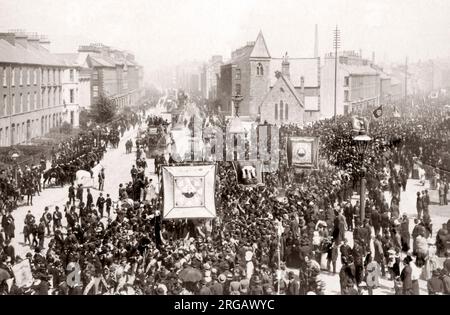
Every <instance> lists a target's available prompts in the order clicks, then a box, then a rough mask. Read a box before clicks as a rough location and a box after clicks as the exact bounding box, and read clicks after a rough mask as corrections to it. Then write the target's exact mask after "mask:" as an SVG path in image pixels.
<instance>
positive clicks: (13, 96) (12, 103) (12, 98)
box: [11, 94, 16, 115]
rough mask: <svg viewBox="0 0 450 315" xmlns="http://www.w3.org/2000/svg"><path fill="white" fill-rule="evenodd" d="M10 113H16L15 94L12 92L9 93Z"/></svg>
mask: <svg viewBox="0 0 450 315" xmlns="http://www.w3.org/2000/svg"><path fill="white" fill-rule="evenodd" d="M11 107H12V110H11V114H12V115H14V114H15V113H16V96H15V95H14V94H13V95H11Z"/></svg>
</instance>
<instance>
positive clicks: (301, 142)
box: [287, 137, 319, 168]
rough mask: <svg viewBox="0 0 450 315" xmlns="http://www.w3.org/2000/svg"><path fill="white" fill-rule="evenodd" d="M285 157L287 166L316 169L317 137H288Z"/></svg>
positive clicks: (317, 156)
mask: <svg viewBox="0 0 450 315" xmlns="http://www.w3.org/2000/svg"><path fill="white" fill-rule="evenodd" d="M287 157H288V163H289V166H294V167H298V168H317V165H318V159H319V138H318V137H290V138H289V139H288V146H287Z"/></svg>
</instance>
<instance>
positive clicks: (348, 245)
mask: <svg viewBox="0 0 450 315" xmlns="http://www.w3.org/2000/svg"><path fill="white" fill-rule="evenodd" d="M414 119H417V120H414V121H413V120H412V119H410V118H408V117H403V118H401V119H397V120H395V121H394V120H393V119H384V118H383V119H382V120H380V121H374V122H373V123H371V125H370V130H369V133H370V135H371V136H372V137H373V138H374V141H373V143H372V145H371V146H370V148H369V150H368V151H367V152H366V157H365V160H364V166H365V167H366V169H367V171H366V174H365V178H366V179H367V188H368V194H367V200H366V203H365V214H366V215H365V219H364V220H363V221H362V220H361V218H360V213H359V204H358V203H356V204H352V202H351V198H352V196H353V194H354V193H355V192H357V191H358V185H359V179H360V176H361V173H360V169H361V166H362V161H360V160H359V156H358V155H357V152H356V150H355V148H354V143H353V141H352V132H351V126H350V124H349V120H348V117H342V118H339V119H338V120H337V121H336V122H334V121H333V120H325V121H321V122H318V123H316V124H314V125H312V126H311V127H307V128H299V127H296V126H284V127H282V129H281V137H280V139H281V143H280V152H281V159H280V167H279V170H278V171H277V172H275V173H269V174H266V175H265V176H264V184H263V185H249V186H242V185H238V184H237V178H236V176H237V175H236V171H235V168H234V167H233V165H232V164H231V163H230V162H220V163H217V166H218V170H217V176H216V178H217V184H216V192H215V199H216V204H217V217H216V218H215V219H214V220H201V219H198V220H181V219H180V220H162V215H161V209H162V197H161V196H160V194H158V193H157V191H158V187H157V185H156V184H155V183H152V181H151V180H149V179H148V178H147V177H146V175H145V169H146V165H145V164H141V165H138V166H137V167H136V166H135V165H133V167H132V168H131V170H130V175H131V176H130V181H129V183H126V184H120V185H119V196H120V200H119V201H118V202H113V201H112V200H111V198H110V196H109V194H107V195H106V196H103V194H101V195H100V196H99V198H98V199H97V200H96V201H94V200H93V198H92V195H91V193H90V191H89V190H88V191H86V201H84V200H85V199H84V191H83V190H82V189H81V191H77V193H76V198H74V200H69V201H68V202H67V204H66V205H65V206H64V209H63V211H60V210H59V209H57V208H55V210H54V211H53V212H50V210H49V209H46V211H45V212H44V214H43V215H42V217H41V218H35V217H34V216H33V214H32V213H29V215H27V218H26V223H27V224H26V225H27V226H28V225H30V226H32V227H34V228H33V229H32V230H33V231H35V232H34V233H31V234H32V235H31V236H32V240H31V239H28V240H25V242H27V241H28V242H30V240H31V242H30V243H31V248H32V249H33V250H34V253H32V252H30V253H29V254H27V256H26V257H25V258H28V259H29V260H30V261H31V267H32V272H33V276H34V279H37V281H35V282H34V283H33V284H32V285H30V286H27V287H22V288H19V287H17V286H16V285H15V284H14V281H12V283H11V281H10V286H9V287H8V282H7V281H6V280H5V281H3V282H2V287H1V288H0V291H1V292H3V293H4V294H49V293H51V294H157V295H168V294H169V295H171V294H173V295H192V294H199V295H210V294H216V295H222V294H224V295H262V294H277V293H278V294H286V295H299V294H324V292H325V290H326V288H325V281H324V279H323V275H325V274H330V275H332V274H339V280H340V288H341V294H346V295H352V294H362V292H365V291H367V292H368V293H369V294H372V292H373V290H374V289H376V288H377V287H378V286H379V279H380V277H386V278H388V279H390V280H391V281H392V289H393V290H395V293H396V294H418V293H419V286H418V280H419V278H422V279H425V280H427V281H428V292H429V294H449V293H450V292H449V290H450V277H449V272H450V258H449V257H448V248H449V247H448V246H449V245H448V243H449V241H450V239H449V235H450V231H449V230H448V229H450V222H448V223H447V224H444V226H443V227H442V228H441V229H440V230H439V231H438V233H437V234H436V235H433V229H432V221H431V217H430V211H429V206H430V199H429V196H428V193H427V191H426V190H424V191H423V192H418V196H417V216H416V217H415V218H414V228H413V230H412V233H410V227H409V225H410V224H411V220H410V219H411V218H408V216H407V215H406V214H401V213H400V211H399V203H400V199H401V196H402V194H401V191H404V190H405V188H406V185H407V179H408V178H409V177H410V176H411V175H412V172H413V164H414V161H415V160H416V159H418V160H421V161H422V162H423V163H429V164H430V165H433V166H438V164H439V150H440V148H442V146H443V147H444V148H445V146H448V140H447V142H445V143H441V142H440V141H445V140H446V139H449V138H444V137H443V135H448V132H449V129H448V128H447V129H445V128H446V127H445V125H439V124H438V118H437V116H433V115H431V116H430V117H424V118H423V120H422V118H417V117H416V118H414ZM431 122H433V123H431ZM147 123H148V125H151V126H155V125H156V126H158V127H160V126H162V125H163V121H161V120H157V119H154V120H149V121H147ZM419 125H421V126H422V127H419ZM293 135H314V136H319V137H320V143H321V157H322V158H323V159H326V160H327V163H326V165H322V166H321V167H320V168H319V169H316V170H311V171H303V172H299V173H296V172H295V170H294V169H293V168H292V167H290V166H289V164H288V161H287V158H286V155H285V153H284V152H286V150H285V148H286V139H287V137H288V136H293ZM420 148H421V149H420ZM139 152H140V153H139ZM447 152H448V151H447ZM136 154H137V156H136V159H137V160H136V164H138V162H140V161H142V160H143V159H142V157H143V156H142V154H143V152H141V151H140V149H139V148H137V153H136ZM160 158H161V159H164V157H163V156H160ZM144 160H145V159H144ZM161 163H169V164H171V163H174V161H173V160H172V161H170V160H169V161H164V162H161ZM439 181H440V184H441V185H442V187H445V183H447V181H446V179H445V176H444V175H442V178H440V179H439ZM69 189H70V188H69ZM72 189H73V187H72ZM386 191H387V192H388V193H385V192H386ZM447 192H448V184H447ZM387 195H390V196H391V197H392V198H391V199H392V200H391V202H390V204H389V203H388V200H387V198H386V196H387ZM75 199H77V200H78V202H75ZM63 216H65V219H66V220H65V221H66V222H67V225H66V226H62V217H63ZM36 226H37V228H36ZM349 232H350V233H351V237H350V238H349V237H348V236H349ZM34 234H36V235H34ZM46 234H47V235H51V240H50V242H49V244H48V246H47V248H44V247H43V245H44V237H45V235H46ZM432 239H435V240H436V241H435V242H430V240H432ZM0 241H1V242H3V243H4V244H3V246H2V247H3V248H4V250H3V254H2V255H3V256H2V257H3V259H2V262H1V265H0V268H2V269H4V270H6V271H7V272H9V273H10V276H12V273H11V265H13V264H14V263H17V262H18V261H20V260H21V259H22V258H20V257H16V256H15V255H14V248H12V246H11V245H10V243H9V240H8V239H7V240H0ZM371 248H373V250H372V249H371ZM439 256H440V257H446V260H445V261H444V262H443V263H440V259H439ZM338 259H339V261H338ZM338 267H340V268H339V269H338Z"/></svg>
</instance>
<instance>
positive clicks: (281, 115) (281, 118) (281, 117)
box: [280, 101, 283, 121]
mask: <svg viewBox="0 0 450 315" xmlns="http://www.w3.org/2000/svg"><path fill="white" fill-rule="evenodd" d="M280 120H281V121H283V101H280Z"/></svg>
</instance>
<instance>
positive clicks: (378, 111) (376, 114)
mask: <svg viewBox="0 0 450 315" xmlns="http://www.w3.org/2000/svg"><path fill="white" fill-rule="evenodd" d="M381 116H383V105H380V107H378V108H376V109H375V110H374V111H373V117H375V118H380V117H381Z"/></svg>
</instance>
